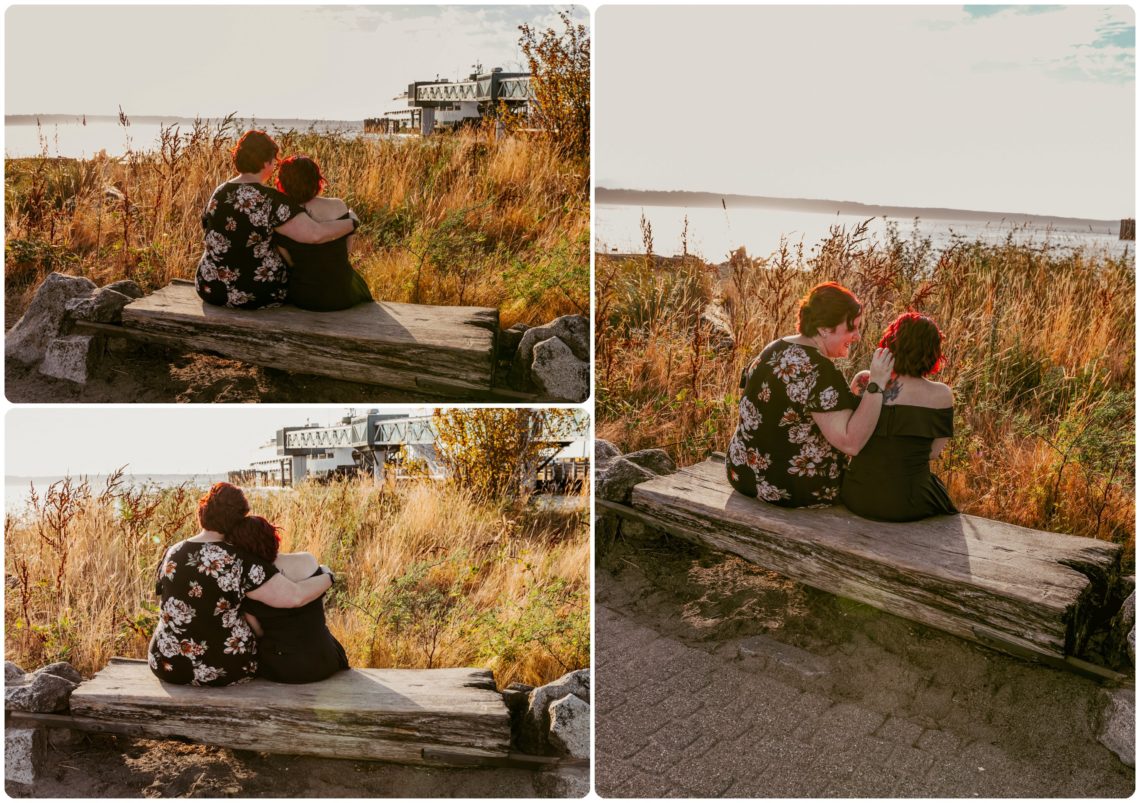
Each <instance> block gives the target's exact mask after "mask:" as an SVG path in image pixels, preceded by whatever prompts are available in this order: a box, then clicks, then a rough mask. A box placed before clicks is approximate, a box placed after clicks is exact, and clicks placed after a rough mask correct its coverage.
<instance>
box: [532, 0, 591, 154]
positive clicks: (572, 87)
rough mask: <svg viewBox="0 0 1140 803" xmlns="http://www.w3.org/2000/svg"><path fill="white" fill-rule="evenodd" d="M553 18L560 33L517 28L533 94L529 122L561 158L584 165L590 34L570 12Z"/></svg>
mask: <svg viewBox="0 0 1140 803" xmlns="http://www.w3.org/2000/svg"><path fill="white" fill-rule="evenodd" d="M558 17H559V19H561V20H562V26H563V30H562V31H561V32H560V31H557V30H555V29H554V28H547V29H546V30H544V31H538V30H536V29H534V28H532V27H531V26H530V25H526V24H524V25H520V26H519V31H521V33H522V36H520V37H519V47H520V48H521V49H522V52H523V55H524V56H525V57H526V60H527V65H528V67H527V68H528V69H529V70H530V74H531V87H532V88H533V91H534V102H533V104H532V107H533V108H532V110H531V114H530V119H531V122H532V124H533V125H534V126H535V127H537V128H541V129H543V130H545V131H546V132H547V133H548V134H549V135H550V136H551V137H553V139H554V141H555V143H556V144H557V145H558V148H559V149H560V150H561V151H562V152H563V153H564V154H565V155H566V156H568V157H571V158H574V159H582V160H585V159H588V158H589V156H590V34H589V31H588V30H587V29H586V26H585V25H581V24H575V23H574V20H573V19H572V18H571V16H570V13H569V12H567V11H562V12H559V14H558Z"/></svg>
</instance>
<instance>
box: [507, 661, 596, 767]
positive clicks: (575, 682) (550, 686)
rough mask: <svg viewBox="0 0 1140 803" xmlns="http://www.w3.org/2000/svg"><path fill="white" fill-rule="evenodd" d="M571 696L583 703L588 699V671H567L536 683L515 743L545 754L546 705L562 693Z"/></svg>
mask: <svg viewBox="0 0 1140 803" xmlns="http://www.w3.org/2000/svg"><path fill="white" fill-rule="evenodd" d="M568 694H569V695H573V696H574V697H577V698H578V699H579V700H581V701H582V702H584V703H589V702H590V670H589V669H579V670H578V671H576V672H568V673H567V674H565V675H563V676H562V677H560V678H559V679H558V680H556V681H554V682H553V683H547V684H546V685H545V686H539V687H538V688H537V689H535V690H534V691H532V692H531V693H530V704H529V706H528V707H527V711H526V715H525V716H524V717H523V721H522V727H521V729H520V731H519V736H518V746H519V749H520V750H522V751H523V752H525V753H530V754H532V755H549V754H550V753H551V752H552V751H553V749H554V748H553V746H552V745H551V744H550V741H549V737H550V706H551V705H553V704H554V702H555V701H557V700H561V699H562V698H563V697H565V696H566V695H568Z"/></svg>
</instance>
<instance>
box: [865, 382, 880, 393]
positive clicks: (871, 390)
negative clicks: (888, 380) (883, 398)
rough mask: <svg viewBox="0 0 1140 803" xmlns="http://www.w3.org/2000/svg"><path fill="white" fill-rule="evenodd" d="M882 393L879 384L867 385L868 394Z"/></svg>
mask: <svg viewBox="0 0 1140 803" xmlns="http://www.w3.org/2000/svg"><path fill="white" fill-rule="evenodd" d="M882 391H883V389H882V388H880V387H879V384H878V383H877V382H871V383H870V384H869V385H867V392H868V393H882Z"/></svg>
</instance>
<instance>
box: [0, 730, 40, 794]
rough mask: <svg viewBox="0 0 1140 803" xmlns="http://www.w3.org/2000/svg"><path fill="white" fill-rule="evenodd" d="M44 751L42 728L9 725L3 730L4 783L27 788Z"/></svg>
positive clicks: (33, 777) (31, 782)
mask: <svg viewBox="0 0 1140 803" xmlns="http://www.w3.org/2000/svg"><path fill="white" fill-rule="evenodd" d="M45 750H46V737H45V734H44V729H43V728H24V727H20V726H15V725H9V726H7V727H5V728H4V781H5V783H18V784H24V785H25V786H29V785H31V784H33V783H35V780H36V768H37V767H38V766H39V764H40V761H41V760H42V759H43V755H44V752H45Z"/></svg>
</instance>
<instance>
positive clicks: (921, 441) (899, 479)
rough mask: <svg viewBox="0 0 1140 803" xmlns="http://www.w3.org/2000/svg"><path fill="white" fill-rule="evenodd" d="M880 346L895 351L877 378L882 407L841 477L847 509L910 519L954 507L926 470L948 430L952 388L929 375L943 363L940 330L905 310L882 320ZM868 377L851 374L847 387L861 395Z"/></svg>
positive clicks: (890, 518)
mask: <svg viewBox="0 0 1140 803" xmlns="http://www.w3.org/2000/svg"><path fill="white" fill-rule="evenodd" d="M879 346H880V347H882V348H888V349H890V350H891V353H892V354H894V355H895V365H894V373H893V374H892V375H891V377H890V379H889V380H888V381H887V382H886V383H885V384H884V385H883V389H882V393H881V394H880V395H882V397H883V411H882V413H881V414H880V415H879V421H878V424H877V425H876V427H875V431H874V433H873V434H872V435H871V439H870V440H869V441H867V445H866V446H864V447H863V450H862V451H861V452H859V454H858V456H856V457H855V458H853V459H852V460H851V465H850V466H849V467H848V469H847V474H846V475H845V476H844V479H843V491H842V499H843V504H845V505H847V508H848V510H850V511H851V512H852V513H857V514H858V515H860V516H863V517H864V518H868V519H876V520H878V521H914V520H916V519H923V518H926V517H927V516H937V515H940V514H946V513H957V512H958V509H957V508H955V507H954V502H953V501H951V499H950V494H949V492H948V491H947V490H946V486H945V485H943V484H942V481H941V480H939V479H938V477H936V476H935V475H934V474H932V473H931V472H930V461H931V460H933V459H934V458H936V457H938V455H939V453H940V452H941V451H942V449H943V447H945V446H946V444H947V442H949V440H950V438H951V436H952V435H953V434H954V392H953V391H951V390H950V388H949V387H948V386H946V385H944V384H942V383H941V382H935V381H934V380H932V379H930V378H929V377H931V376H933V375H934V374H936V373H938V371H939V369H940V368H941V367H942V363H943V361H944V360H943V356H942V332H941V331H940V330H939V329H938V325H937V324H936V323H935V322H934V321H932V320H931V319H930V318H928V317H926V316H925V315H921V314H919V313H917V312H907V313H904V314H903V315H900V316H899V317H898V318H896V319H895V321H894V323H892V324H891V325H890V326H888V327H887V330H886V331H885V332H884V333H883V337H882V339H880V340H879ZM870 382H871V377H870V376H868V375H867V372H866V371H863V372H860V373H859V374H857V375H856V377H855V380H854V381H853V382H852V390H853V391H854V392H855V393H861V394H863V395H864V397H865V396H866V392H867V391H869V390H871V388H870Z"/></svg>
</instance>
